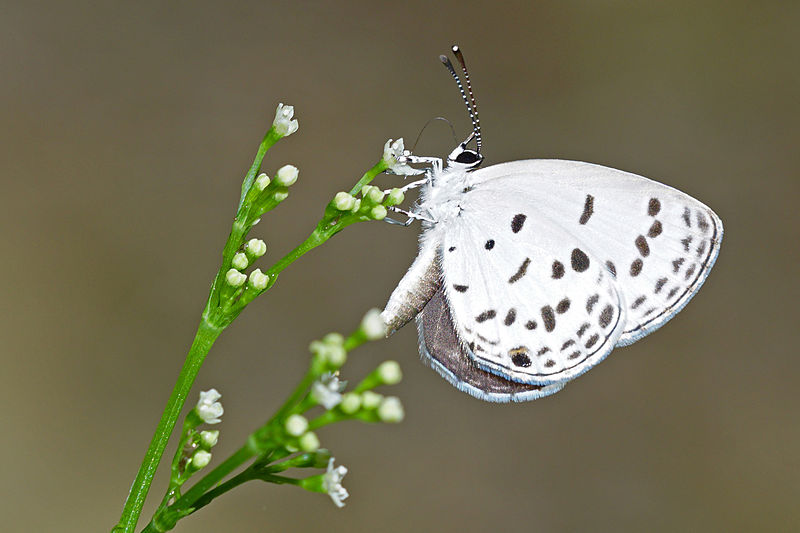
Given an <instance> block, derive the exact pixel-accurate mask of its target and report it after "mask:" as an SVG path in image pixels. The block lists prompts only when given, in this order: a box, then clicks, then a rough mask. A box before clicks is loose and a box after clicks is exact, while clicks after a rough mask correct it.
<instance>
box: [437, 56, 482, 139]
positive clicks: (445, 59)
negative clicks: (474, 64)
mask: <svg viewBox="0 0 800 533" xmlns="http://www.w3.org/2000/svg"><path fill="white" fill-rule="evenodd" d="M453 48H454V49H456V50H457V49H458V47H457V46H454V47H453ZM459 53H460V51H459ZM439 60H440V61H441V62H442V63H443V64H444V66H445V67H447V70H449V71H450V75H451V76H453V79H454V80H456V85H458V91H459V92H460V93H461V98H462V99H463V100H464V104H465V105H466V106H467V110H468V111H469V118H470V120H471V121H472V132H473V134H475V133H476V132H477V135H476V138H477V139H478V153H480V150H481V145H480V138H481V137H480V129H479V125H478V123H477V121H476V120H475V113H473V111H472V106H471V105H470V102H469V98H467V93H466V92H465V91H464V86H463V85H462V84H461V79H460V78H459V77H458V74H456V69H455V68H453V64H452V63H451V62H450V58H448V57H447V56H445V55H440V56H439Z"/></svg>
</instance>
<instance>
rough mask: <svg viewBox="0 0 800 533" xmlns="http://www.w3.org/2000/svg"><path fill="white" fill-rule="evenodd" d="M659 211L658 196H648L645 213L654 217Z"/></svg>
mask: <svg viewBox="0 0 800 533" xmlns="http://www.w3.org/2000/svg"><path fill="white" fill-rule="evenodd" d="M659 211H661V202H660V201H659V200H658V198H650V201H649V202H648V203H647V214H648V215H650V216H651V217H654V216H656V215H657V214H658V212H659Z"/></svg>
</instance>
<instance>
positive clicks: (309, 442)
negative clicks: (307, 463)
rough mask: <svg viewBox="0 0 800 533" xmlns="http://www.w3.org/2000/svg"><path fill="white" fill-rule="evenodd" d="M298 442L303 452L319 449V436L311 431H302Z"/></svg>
mask: <svg viewBox="0 0 800 533" xmlns="http://www.w3.org/2000/svg"><path fill="white" fill-rule="evenodd" d="M298 442H299V444H300V449H301V450H302V451H304V452H315V451H317V450H318V449H319V444H320V443H319V437H317V435H316V433H314V432H313V431H308V432H306V433H304V434H303V436H302V437H300V440H299V441H298Z"/></svg>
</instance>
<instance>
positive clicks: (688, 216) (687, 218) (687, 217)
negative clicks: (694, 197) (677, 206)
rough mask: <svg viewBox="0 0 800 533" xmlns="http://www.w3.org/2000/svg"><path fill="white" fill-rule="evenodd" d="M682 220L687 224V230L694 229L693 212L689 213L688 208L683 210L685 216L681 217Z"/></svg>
mask: <svg viewBox="0 0 800 533" xmlns="http://www.w3.org/2000/svg"><path fill="white" fill-rule="evenodd" d="M681 218H682V219H683V223H684V224H686V227H687V228H691V227H692V212H691V211H689V208H688V207H684V208H683V214H682V215H681Z"/></svg>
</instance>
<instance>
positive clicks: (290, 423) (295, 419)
mask: <svg viewBox="0 0 800 533" xmlns="http://www.w3.org/2000/svg"><path fill="white" fill-rule="evenodd" d="M284 428H285V429H286V433H288V434H289V435H291V436H292V437H299V436H300V435H302V434H303V433H305V432H306V430H307V429H308V420H306V417H304V416H303V415H297V414H294V415H291V416H290V417H289V418H287V419H286V424H285V425H284Z"/></svg>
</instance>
